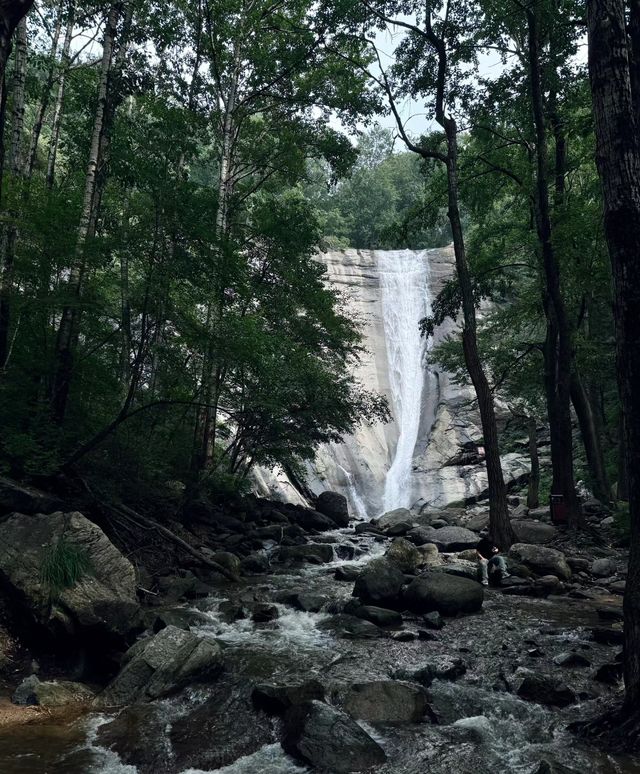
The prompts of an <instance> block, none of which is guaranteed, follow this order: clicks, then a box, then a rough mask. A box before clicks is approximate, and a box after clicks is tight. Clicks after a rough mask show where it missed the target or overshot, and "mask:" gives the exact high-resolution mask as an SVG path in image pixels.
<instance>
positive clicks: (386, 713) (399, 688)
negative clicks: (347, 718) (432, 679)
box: [344, 680, 429, 723]
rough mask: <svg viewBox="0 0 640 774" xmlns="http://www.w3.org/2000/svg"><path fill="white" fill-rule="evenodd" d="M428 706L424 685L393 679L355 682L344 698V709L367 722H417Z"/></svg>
mask: <svg viewBox="0 0 640 774" xmlns="http://www.w3.org/2000/svg"><path fill="white" fill-rule="evenodd" d="M428 706H429V702H428V698H427V694H426V693H425V691H424V690H423V688H421V687H420V686H417V685H409V684H407V683H402V682H398V681H396V680H376V681H374V682H370V683H357V684H355V685H352V686H351V687H350V688H349V690H348V691H347V693H346V695H345V697H344V708H345V710H346V711H347V712H348V713H349V714H350V715H351V716H352V717H354V718H356V719H358V720H365V721H367V722H369V723H417V722H418V721H420V720H421V719H422V718H423V717H424V716H425V714H426V712H427V708H428Z"/></svg>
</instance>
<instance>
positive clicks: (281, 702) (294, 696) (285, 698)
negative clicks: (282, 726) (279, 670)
mask: <svg viewBox="0 0 640 774" xmlns="http://www.w3.org/2000/svg"><path fill="white" fill-rule="evenodd" d="M251 699H252V701H253V706H254V707H255V708H256V709H259V710H262V711H263V712H266V713H267V714H268V715H282V714H284V713H285V712H286V711H287V710H288V709H289V707H293V705H294V704H302V703H303V702H305V701H324V688H323V686H322V685H321V683H319V682H318V681H317V680H308V681H307V682H306V683H299V684H289V685H276V684H274V683H261V684H259V685H256V687H255V688H254V689H253V692H252V694H251Z"/></svg>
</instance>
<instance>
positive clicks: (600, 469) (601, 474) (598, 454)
mask: <svg viewBox="0 0 640 774" xmlns="http://www.w3.org/2000/svg"><path fill="white" fill-rule="evenodd" d="M571 402H572V403H573V408H574V409H575V412H576V416H577V417H578V423H579V424H580V435H581V436H582V443H583V444H584V450H585V453H586V455H587V464H588V466H589V473H590V474H591V483H592V487H593V494H594V496H595V497H597V498H598V500H600V502H603V503H607V502H609V498H610V494H609V482H608V480H607V472H606V468H605V464H604V454H603V452H602V444H601V443H600V434H599V433H598V427H597V420H596V416H595V411H594V410H593V407H592V405H591V399H590V397H589V393H588V392H587V390H586V388H585V386H584V384H583V383H582V379H581V378H580V374H579V373H578V372H577V371H576V370H575V369H574V370H573V373H572V375H571Z"/></svg>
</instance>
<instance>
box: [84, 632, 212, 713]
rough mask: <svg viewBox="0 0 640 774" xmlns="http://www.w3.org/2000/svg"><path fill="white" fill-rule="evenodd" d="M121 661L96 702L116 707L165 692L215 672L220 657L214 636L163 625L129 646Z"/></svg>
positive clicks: (168, 692)
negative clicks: (210, 637) (116, 671)
mask: <svg viewBox="0 0 640 774" xmlns="http://www.w3.org/2000/svg"><path fill="white" fill-rule="evenodd" d="M123 662H124V666H123V668H122V669H121V671H120V672H119V673H118V675H116V677H115V678H114V679H113V680H112V681H111V683H109V685H108V686H107V687H106V688H105V689H104V691H103V692H102V693H101V694H99V695H98V696H97V698H96V700H95V703H96V704H97V705H98V706H100V707H117V706H121V705H123V704H131V703H133V702H135V701H150V700H152V699H157V698H159V697H161V696H167V695H169V694H171V693H174V692H175V691H177V690H179V689H180V688H183V687H184V686H186V685H188V684H189V683H193V682H197V681H200V680H203V679H205V678H208V677H211V676H212V675H214V674H216V673H217V672H219V671H220V669H221V667H222V662H223V658H222V651H221V649H220V646H219V645H218V643H217V642H215V641H214V640H210V639H205V638H204V637H199V636H197V635H196V634H194V633H193V632H186V631H183V630H182V629H177V628H176V627H175V626H167V627H166V628H165V629H163V630H162V631H161V632H159V633H158V634H156V635H154V636H153V637H148V638H147V639H144V640H140V641H139V642H137V643H136V644H135V645H133V646H132V647H131V648H129V650H128V651H127V653H126V654H125V657H124V659H123Z"/></svg>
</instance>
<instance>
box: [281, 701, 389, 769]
mask: <svg viewBox="0 0 640 774" xmlns="http://www.w3.org/2000/svg"><path fill="white" fill-rule="evenodd" d="M282 747H283V748H284V750H285V752H287V753H289V755H292V756H293V757H294V758H297V759H298V760H302V761H303V762H305V763H308V764H310V765H311V766H313V767H314V768H317V769H320V770H323V771H327V772H334V774H342V772H350V771H365V770H367V769H371V768H372V767H373V766H379V765H381V764H383V763H384V762H385V760H386V755H385V754H384V751H383V749H382V748H381V747H380V745H379V744H378V743H377V742H375V741H374V740H373V739H372V738H371V737H370V736H369V734H367V733H366V732H365V731H364V730H363V729H362V728H360V726H359V725H358V724H357V723H356V722H355V721H354V720H352V719H351V718H350V717H349V715H347V714H346V713H344V712H341V711H340V710H338V709H336V708H335V707H331V706H329V705H328V704H323V703H321V702H319V701H311V702H305V703H304V704H297V705H295V706H294V707H291V709H290V710H289V711H288V712H287V713H286V715H285V718H284V733H283V737H282Z"/></svg>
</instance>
